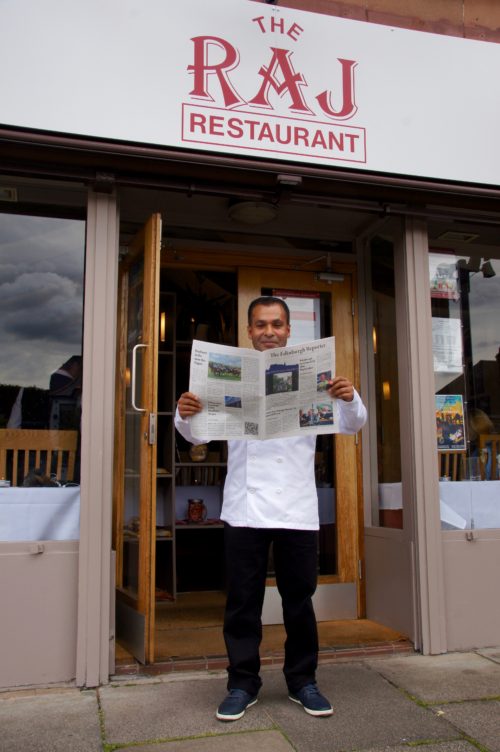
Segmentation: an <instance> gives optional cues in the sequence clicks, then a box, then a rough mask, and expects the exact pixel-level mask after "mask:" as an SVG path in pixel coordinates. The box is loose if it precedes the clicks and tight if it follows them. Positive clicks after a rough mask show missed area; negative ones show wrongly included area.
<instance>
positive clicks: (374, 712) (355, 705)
mask: <svg viewBox="0 0 500 752" xmlns="http://www.w3.org/2000/svg"><path fill="white" fill-rule="evenodd" d="M264 680H265V682H264V686H263V688H262V690H261V696H260V701H261V704H262V705H263V706H264V707H265V709H266V711H267V712H268V713H269V716H270V718H271V719H272V721H273V722H274V723H275V725H276V726H277V727H278V728H280V729H281V731H283V732H284V734H285V736H286V738H287V739H288V740H289V741H290V742H291V744H292V745H293V747H294V749H295V750H297V752H338V751H339V750H354V749H356V750H364V749H367V748H375V747H377V746H380V747H384V746H386V745H387V746H389V745H397V744H405V743H406V744H409V743H418V742H422V741H424V740H425V741H426V742H427V743H430V742H432V741H436V742H439V741H444V740H450V739H456V738H457V736H458V734H457V732H456V729H455V728H454V727H453V726H452V725H451V724H450V723H448V722H447V721H446V720H445V719H443V718H442V717H440V716H437V715H436V714H435V713H433V712H432V710H428V709H427V708H423V707H420V706H419V705H418V704H417V703H415V702H414V701H413V700H411V699H409V698H408V697H406V696H405V695H404V694H403V693H402V692H400V691H399V690H398V689H396V688H395V687H393V686H391V685H390V684H389V683H388V682H387V681H386V680H385V679H384V678H383V677H382V676H380V675H379V674H377V673H375V672H373V671H372V670H371V669H370V668H369V667H368V666H365V665H364V664H361V663H359V664H354V663H352V664H341V665H336V666H332V665H329V666H323V667H320V669H319V670H318V684H319V687H320V689H321V691H322V692H323V693H324V694H325V695H326V696H327V697H328V698H329V699H330V700H331V702H332V704H333V706H334V714H333V716H330V717H326V718H313V717H311V716H309V715H307V714H306V713H305V712H304V710H303V709H302V708H301V707H300V706H299V705H297V704H296V703H292V702H290V700H288V697H287V693H286V689H285V686H284V681H283V677H281V676H280V675H279V674H277V673H269V674H266V675H265V677H264ZM251 712H252V709H251V710H249V711H248V713H247V714H246V715H250V713H251Z"/></svg>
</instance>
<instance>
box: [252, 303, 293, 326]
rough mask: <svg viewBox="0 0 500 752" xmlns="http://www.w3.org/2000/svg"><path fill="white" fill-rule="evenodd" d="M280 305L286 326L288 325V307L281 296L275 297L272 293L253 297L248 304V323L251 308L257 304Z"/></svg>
mask: <svg viewBox="0 0 500 752" xmlns="http://www.w3.org/2000/svg"><path fill="white" fill-rule="evenodd" d="M276 304H278V305H280V306H281V307H282V308H283V311H284V314H285V316H286V323H287V326H290V309H289V307H288V306H287V304H286V303H285V301H284V300H283V299H282V298H275V297H274V295H261V297H260V298H255V300H252V302H251V303H250V305H249V306H248V325H249V326H251V325H252V313H253V309H254V308H255V307H256V306H258V305H263V306H272V305H276Z"/></svg>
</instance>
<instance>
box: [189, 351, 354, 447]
mask: <svg viewBox="0 0 500 752" xmlns="http://www.w3.org/2000/svg"><path fill="white" fill-rule="evenodd" d="M334 373H335V338H334V337H326V338H325V339H319V340H315V341H314V342H307V343H304V344H300V345H292V346H290V347H278V348H274V349H270V350H265V351H263V352H260V351H259V350H251V349H247V348H243V347H229V346H228V345H215V344H211V343H209V342H200V341H199V340H194V341H193V349H192V351H191V372H190V379H189V390H190V391H191V392H193V393H194V394H197V395H198V397H200V399H201V401H202V403H203V410H202V411H201V412H200V413H198V414H197V415H195V416H193V417H192V418H191V432H192V434H193V436H194V437H196V438H198V439H205V440H207V441H209V440H211V439H271V438H277V437H280V436H294V435H298V434H305V433H315V434H317V433H336V432H337V431H338V430H339V429H338V406H337V400H336V399H332V398H331V397H330V395H329V394H328V391H327V389H328V386H329V381H330V379H332V378H333V376H334Z"/></svg>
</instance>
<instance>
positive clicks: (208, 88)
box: [182, 14, 366, 163]
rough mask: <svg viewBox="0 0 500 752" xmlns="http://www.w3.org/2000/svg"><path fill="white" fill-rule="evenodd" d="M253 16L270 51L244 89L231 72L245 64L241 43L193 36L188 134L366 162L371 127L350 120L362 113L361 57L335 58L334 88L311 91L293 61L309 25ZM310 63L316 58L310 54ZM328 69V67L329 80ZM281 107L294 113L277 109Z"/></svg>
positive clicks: (250, 147) (252, 147) (259, 149)
mask: <svg viewBox="0 0 500 752" xmlns="http://www.w3.org/2000/svg"><path fill="white" fill-rule="evenodd" d="M249 23H250V24H251V25H253V26H251V30H253V31H255V30H256V33H257V35H258V34H259V33H262V34H264V35H266V36H267V37H268V42H269V51H268V55H267V59H262V61H261V63H262V64H261V65H260V66H259V65H257V66H256V67H255V72H256V73H255V76H254V77H253V80H252V79H250V78H249V80H248V85H247V87H246V88H245V90H244V91H242V90H238V89H237V88H236V86H235V84H234V83H233V80H232V77H231V72H232V71H233V70H235V69H237V68H238V67H239V66H242V65H243V64H244V61H242V60H241V59H240V56H239V52H238V48H237V47H236V46H235V45H234V44H233V43H232V42H231V41H229V40H228V39H224V38H222V37H220V36H207V35H205V36H203V35H202V36H196V37H193V38H192V40H191V41H192V42H193V62H192V63H191V64H190V65H189V66H188V70H189V71H190V73H192V76H193V88H192V90H191V91H190V92H189V100H188V101H187V102H185V103H183V117H182V138H183V141H191V142H195V143H199V144H217V145H219V146H222V147H224V146H226V145H229V146H231V147H233V148H238V149H241V148H246V149H248V150H254V151H257V152H272V153H275V154H278V155H279V154H294V155H301V156H304V157H311V158H313V159H317V158H320V159H321V158H323V159H328V160H340V161H346V162H353V163H354V162H361V163H364V162H365V161H366V149H365V129H364V128H362V127H359V126H356V125H352V124H350V121H351V120H352V119H353V118H354V116H355V115H356V112H357V106H356V103H355V79H354V71H355V68H356V65H357V63H356V60H348V59H345V58H337V60H336V61H335V63H336V66H335V67H336V73H337V76H336V79H337V81H338V89H337V90H336V91H335V94H334V92H333V91H332V89H331V88H330V89H324V90H322V91H317V92H315V91H314V90H313V91H310V90H309V89H310V87H309V86H308V83H307V80H308V79H307V76H306V75H304V73H303V72H302V70H300V69H298V68H297V70H296V69H295V67H294V64H295V63H294V49H293V47H294V44H298V43H300V38H301V36H302V34H303V33H304V27H302V26H300V25H299V23H298V22H297V21H293V20H292V21H290V22H288V23H287V21H286V20H285V18H283V17H282V16H277V15H275V14H272V15H268V16H265V15H256V16H254V17H253V18H250V19H249ZM278 45H279V46H278ZM305 62H308V63H309V65H313V64H314V62H315V61H314V60H311V59H310V58H309V57H308V56H306V57H305ZM329 73H330V71H328V70H327V69H324V70H323V74H324V77H325V79H327V78H328V75H329ZM330 78H332V76H331V73H330ZM252 86H253V88H252ZM280 101H281V102H282V103H283V106H282V107H281V108H280V109H279V108H278V103H279V102H280ZM202 103H204V104H202ZM283 110H286V111H287V112H288V114H287V115H282V114H278V113H279V112H282V111H283Z"/></svg>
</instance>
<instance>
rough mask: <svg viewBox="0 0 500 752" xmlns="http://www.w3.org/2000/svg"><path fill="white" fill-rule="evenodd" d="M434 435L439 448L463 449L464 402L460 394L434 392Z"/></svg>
mask: <svg viewBox="0 0 500 752" xmlns="http://www.w3.org/2000/svg"><path fill="white" fill-rule="evenodd" d="M435 397H436V436H437V447H438V449H439V450H441V451H443V450H455V451H456V450H465V448H466V446H465V421H464V402H463V397H462V395H461V394H436V395H435Z"/></svg>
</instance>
